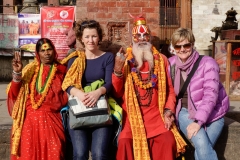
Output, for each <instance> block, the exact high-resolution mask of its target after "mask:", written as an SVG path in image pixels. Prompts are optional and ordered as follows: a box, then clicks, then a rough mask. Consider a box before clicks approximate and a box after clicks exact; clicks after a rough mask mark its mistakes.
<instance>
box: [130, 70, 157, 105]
mask: <svg viewBox="0 0 240 160" xmlns="http://www.w3.org/2000/svg"><path fill="white" fill-rule="evenodd" d="M151 74H152V71H150V72H149V73H148V77H147V78H145V79H143V78H142V77H141V75H140V74H138V77H139V79H140V80H141V81H142V82H143V84H146V83H149V81H150V79H151ZM134 89H135V92H136V96H137V99H138V103H139V105H140V106H142V107H149V105H150V103H151V101H152V94H153V87H150V88H147V89H144V90H141V89H139V87H138V86H136V85H134ZM143 92H145V93H143ZM140 93H143V94H142V95H141V94H140ZM145 100H147V102H146V103H143V101H145Z"/></svg>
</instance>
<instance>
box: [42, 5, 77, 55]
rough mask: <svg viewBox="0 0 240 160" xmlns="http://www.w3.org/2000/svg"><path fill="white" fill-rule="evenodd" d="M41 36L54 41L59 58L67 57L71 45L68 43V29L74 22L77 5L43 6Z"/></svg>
mask: <svg viewBox="0 0 240 160" xmlns="http://www.w3.org/2000/svg"><path fill="white" fill-rule="evenodd" d="M40 14H41V37H45V38H49V39H51V40H52V41H53V43H54V45H55V47H56V50H57V53H58V58H59V59H62V58H64V57H66V55H67V51H68V50H69V47H68V46H67V44H66V31H67V30H69V29H70V28H71V27H72V25H73V22H74V20H75V19H74V14H75V7H74V6H63V7H47V6H46V7H45V6H44V7H42V8H41V12H40Z"/></svg>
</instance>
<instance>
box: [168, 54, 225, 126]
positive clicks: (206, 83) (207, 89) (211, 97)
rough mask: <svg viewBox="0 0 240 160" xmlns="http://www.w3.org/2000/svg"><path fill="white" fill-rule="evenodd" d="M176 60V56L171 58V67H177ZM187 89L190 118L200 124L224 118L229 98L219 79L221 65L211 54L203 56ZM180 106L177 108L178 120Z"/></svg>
mask: <svg viewBox="0 0 240 160" xmlns="http://www.w3.org/2000/svg"><path fill="white" fill-rule="evenodd" d="M175 60H176V56H173V57H171V58H169V62H170V65H171V67H175ZM192 67H193V66H191V68H192ZM187 74H189V73H187ZM179 81H180V79H179ZM187 91H188V112H189V115H190V116H189V118H190V119H193V120H198V121H200V125H202V124H208V123H211V122H213V121H215V120H217V119H219V118H222V117H223V116H224V115H225V114H226V113H227V112H228V110H229V98H228V96H227V94H226V92H225V89H224V87H223V86H222V84H221V82H220V80H219V66H218V64H217V63H216V61H215V60H214V59H213V58H211V57H209V56H204V57H203V58H202V60H201V62H200V63H199V66H198V68H197V70H196V72H195V74H194V75H193V77H192V79H191V80H190V83H189V85H188V88H187ZM179 106H180V107H177V108H176V119H177V120H178V114H179V111H180V109H181V105H179Z"/></svg>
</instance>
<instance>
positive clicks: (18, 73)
mask: <svg viewBox="0 0 240 160" xmlns="http://www.w3.org/2000/svg"><path fill="white" fill-rule="evenodd" d="M13 73H14V74H17V75H20V74H22V72H15V71H14V70H13Z"/></svg>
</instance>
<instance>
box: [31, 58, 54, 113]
mask: <svg viewBox="0 0 240 160" xmlns="http://www.w3.org/2000/svg"><path fill="white" fill-rule="evenodd" d="M40 68H41V69H40ZM42 70H43V66H42V64H41V67H39V66H38V67H36V70H35V73H34V76H33V79H32V83H31V85H30V99H31V103H32V107H33V108H34V109H38V107H39V106H40V105H41V104H42V102H43V101H44V99H45V97H46V95H47V93H48V91H49V88H50V86H51V84H52V80H53V78H54V76H55V73H56V71H57V64H55V63H54V64H53V65H51V69H50V72H49V73H48V76H47V80H46V81H45V84H44V85H43V86H41V84H42V82H41V81H42ZM35 87H36V90H37V92H38V93H39V94H41V98H40V99H39V100H38V101H37V102H36V101H35V98H34V97H35V95H34V93H35ZM39 88H40V89H39Z"/></svg>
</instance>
